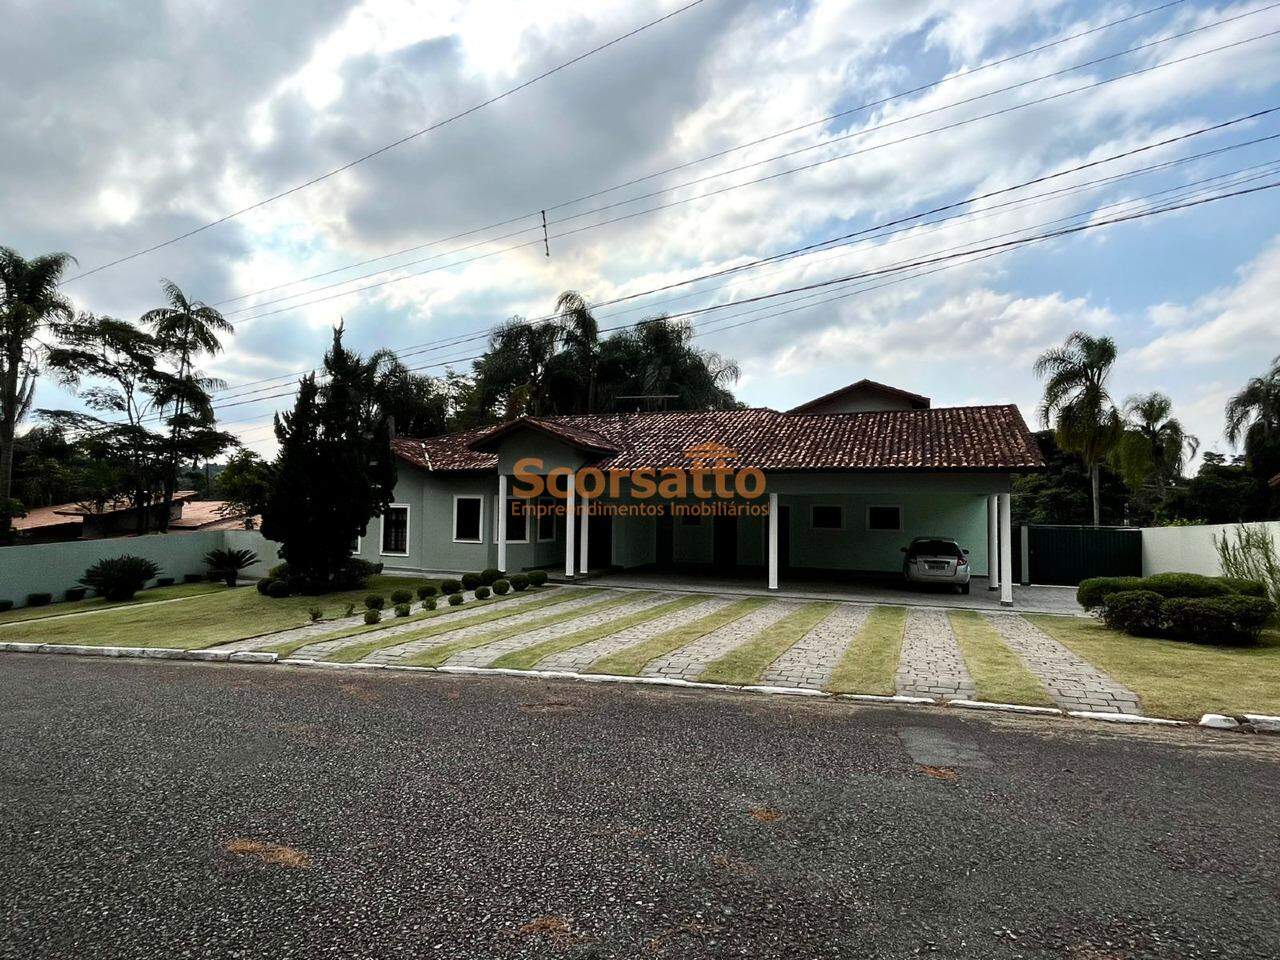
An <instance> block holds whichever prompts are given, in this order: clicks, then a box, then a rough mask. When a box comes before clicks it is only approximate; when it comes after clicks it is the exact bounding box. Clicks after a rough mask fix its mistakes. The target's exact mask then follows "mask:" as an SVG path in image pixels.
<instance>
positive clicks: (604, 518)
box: [587, 513, 613, 570]
mask: <svg viewBox="0 0 1280 960" xmlns="http://www.w3.org/2000/svg"><path fill="white" fill-rule="evenodd" d="M587 533H588V536H589V539H588V540H587V567H588V568H589V569H591V570H603V569H604V568H605V567H608V566H612V565H613V517H612V516H611V515H609V514H598V513H593V514H591V515H590V517H589V518H588V519H587Z"/></svg>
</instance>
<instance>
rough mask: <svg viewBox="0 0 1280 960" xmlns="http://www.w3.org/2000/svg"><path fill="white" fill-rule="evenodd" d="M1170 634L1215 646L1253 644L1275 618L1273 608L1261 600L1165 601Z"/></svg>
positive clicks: (1229, 598)
mask: <svg viewBox="0 0 1280 960" xmlns="http://www.w3.org/2000/svg"><path fill="white" fill-rule="evenodd" d="M1163 611H1164V619H1165V622H1166V623H1167V624H1168V628H1169V633H1170V634H1171V635H1172V636H1173V637H1175V638H1177V639H1178V640H1188V641H1190V642H1192V643H1206V644H1212V645H1218V646H1225V645H1230V644H1242V643H1255V642H1257V639H1258V634H1259V633H1260V632H1261V630H1262V628H1263V627H1265V626H1266V625H1267V623H1268V622H1269V621H1270V620H1271V618H1272V617H1273V616H1275V612H1276V605H1275V604H1274V603H1272V602H1271V601H1270V600H1267V599H1264V598H1262V597H1245V596H1240V595H1238V594H1237V595H1233V596H1226V597H1175V598H1173V599H1171V600H1166V601H1165V602H1164V607H1163Z"/></svg>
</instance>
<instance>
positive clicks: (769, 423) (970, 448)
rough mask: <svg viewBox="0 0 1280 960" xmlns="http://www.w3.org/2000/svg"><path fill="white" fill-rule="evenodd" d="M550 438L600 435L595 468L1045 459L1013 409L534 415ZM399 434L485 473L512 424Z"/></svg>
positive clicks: (867, 467)
mask: <svg viewBox="0 0 1280 960" xmlns="http://www.w3.org/2000/svg"><path fill="white" fill-rule="evenodd" d="M538 420H539V425H540V427H546V428H555V430H556V431H558V435H560V436H564V437H568V436H590V437H592V438H593V442H595V441H594V438H602V439H603V440H604V441H606V443H607V444H608V445H609V446H611V447H613V448H616V451H617V452H602V453H600V454H599V456H597V457H596V458H594V459H593V460H591V461H590V465H591V466H596V467H600V468H602V469H610V468H613V469H636V468H639V467H654V468H662V467H688V466H690V463H691V462H692V461H695V460H697V459H699V456H698V453H699V452H700V451H702V450H705V448H706V447H708V446H709V445H720V446H722V447H725V448H728V452H729V453H731V454H734V456H726V460H727V461H728V462H729V464H730V465H731V466H733V467H735V468H746V467H755V468H758V469H761V470H771V471H806V470H821V471H887V470H924V471H931V470H950V471H983V470H1001V471H1007V470H1034V469H1039V468H1042V467H1043V466H1044V461H1043V460H1042V459H1041V457H1040V451H1039V448H1038V447H1037V446H1036V443H1035V440H1034V439H1033V438H1032V436H1031V432H1030V431H1029V430H1028V429H1027V425H1026V423H1024V422H1023V419H1022V416H1021V414H1019V412H1018V408H1017V407H1015V406H1012V405H1008V406H985V407H940V408H934V409H925V410H884V411H873V412H866V413H831V414H794V413H780V412H778V411H776V410H770V409H767V408H754V409H744V410H710V411H701V412H678V413H676V412H671V413H633V414H611V415H581V416H569V417H546V418H538ZM521 422H522V421H519V420H517V421H511V422H509V423H505V424H500V425H498V426H496V427H490V428H488V429H485V430H472V431H467V432H465V433H457V434H450V435H448V436H443V437H435V438H432V439H430V440H407V439H403V438H401V439H397V440H396V441H395V442H394V445H395V450H396V453H397V454H398V455H399V456H400V457H401V458H402V459H404V460H406V461H408V462H410V463H413V464H414V465H415V466H418V467H421V468H422V469H425V470H432V471H437V472H449V471H458V470H467V471H476V470H493V469H495V468H496V465H497V458H496V456H495V455H494V454H491V453H488V452H486V450H487V448H488V447H489V446H490V443H489V441H492V440H494V439H496V438H498V437H501V436H503V435H505V434H507V433H510V432H511V431H512V430H514V429H516V426H518V425H519V424H520V423H521Z"/></svg>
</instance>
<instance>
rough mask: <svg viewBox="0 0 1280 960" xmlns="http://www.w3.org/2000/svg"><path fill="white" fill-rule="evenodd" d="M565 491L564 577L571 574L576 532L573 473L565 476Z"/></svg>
mask: <svg viewBox="0 0 1280 960" xmlns="http://www.w3.org/2000/svg"><path fill="white" fill-rule="evenodd" d="M564 486H565V492H566V493H567V494H568V496H567V497H565V501H564V575H565V576H566V577H572V576H573V545H574V543H575V535H576V534H577V532H578V528H577V526H576V524H577V522H578V518H577V516H576V514H575V513H574V509H573V508H574V505H575V500H574V489H573V474H572V473H570V474H569V476H567V477H566V478H565V481H564Z"/></svg>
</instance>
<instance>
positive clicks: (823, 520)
mask: <svg viewBox="0 0 1280 960" xmlns="http://www.w3.org/2000/svg"><path fill="white" fill-rule="evenodd" d="M843 528H844V508H843V507H836V506H820V507H814V508H813V529H815V530H840V529H843Z"/></svg>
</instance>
